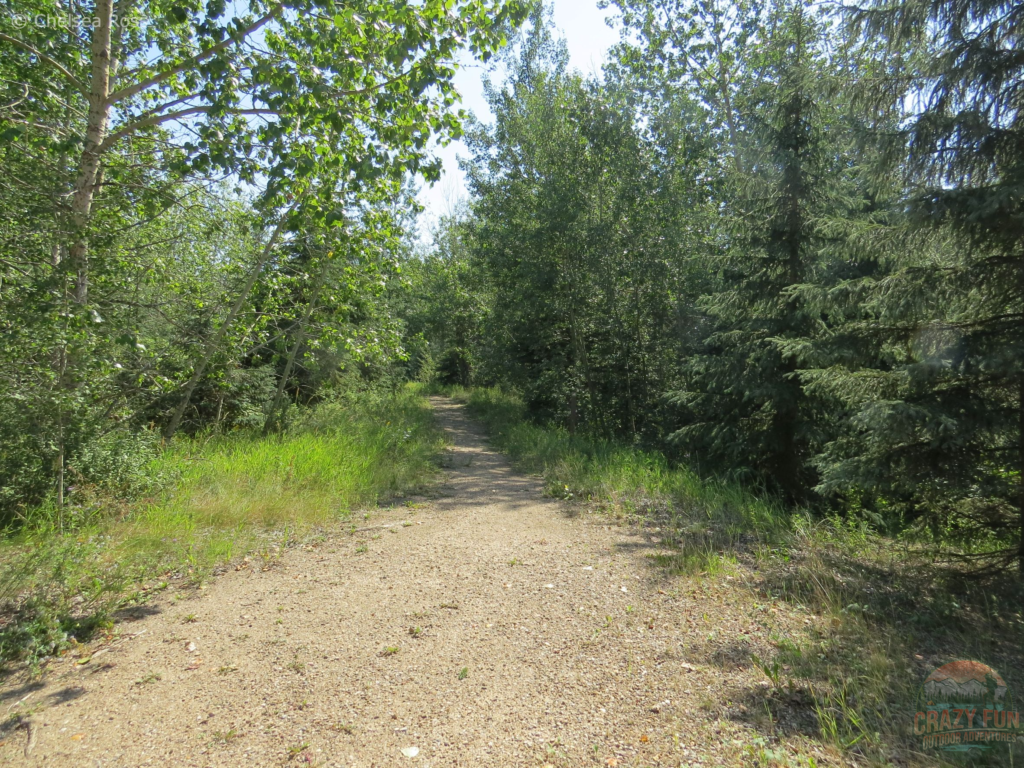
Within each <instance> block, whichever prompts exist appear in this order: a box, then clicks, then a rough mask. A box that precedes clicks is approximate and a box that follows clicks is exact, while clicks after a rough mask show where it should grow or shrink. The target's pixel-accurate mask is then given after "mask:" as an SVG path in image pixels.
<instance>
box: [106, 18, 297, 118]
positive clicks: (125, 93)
mask: <svg viewBox="0 0 1024 768" xmlns="http://www.w3.org/2000/svg"><path fill="white" fill-rule="evenodd" d="M282 10H284V4H283V3H278V4H277V5H275V6H274V7H273V8H272V9H271V11H270V13H268V14H266V15H265V16H263V17H262V18H260V19H257V20H256V21H254V22H253V23H252V24H250V25H249V26H248V27H246V28H245V29H243V30H242V31H241V32H236V33H235V34H233V35H231V36H230V37H228V38H226V39H225V40H222V41H221V42H219V43H217V44H216V45H214V46H212V47H210V48H207V49H206V50H205V51H200V52H199V53H197V54H196V55H195V56H192V57H190V58H188V59H185V60H184V61H183V62H181V63H180V64H177V65H175V66H173V67H171V68H170V69H165V70H164V71H163V72H159V73H157V74H155V75H153V76H152V77H150V78H148V79H146V80H143V81H142V82H139V83H135V85H129V86H128V87H127V88H122V89H120V90H119V91H114V92H113V93H112V94H110V95H109V96H108V97H107V104H117V103H118V102H119V101H124V100H125V99H128V98H131V97H132V96H134V95H135V94H137V93H141V92H142V91H144V90H146V89H147V88H152V87H153V86H154V85H160V83H162V82H164V81H165V80H167V79H169V78H171V77H174V76H175V75H176V74H178V73H179V72H184V71H185V70H186V69H191V68H192V67H194V66H195V65H196V64H199V63H200V62H203V61H206V60H207V59H208V58H210V57H211V56H216V55H217V54H218V53H220V52H221V51H223V50H226V49H227V48H229V47H230V46H232V45H234V44H235V43H239V42H241V41H242V40H245V38H247V37H248V36H249V35H251V34H252V33H253V32H255V31H256V30H258V29H259V28H260V27H262V26H264V25H265V24H266V23H267V22H269V21H271V20H272V19H274V18H275V17H276V16H278V15H279V14H280V13H281V11H282Z"/></svg>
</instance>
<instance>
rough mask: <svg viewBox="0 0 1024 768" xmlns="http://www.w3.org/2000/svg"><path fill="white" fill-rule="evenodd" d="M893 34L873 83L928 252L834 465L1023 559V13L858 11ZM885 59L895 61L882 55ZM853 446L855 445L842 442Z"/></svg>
mask: <svg viewBox="0 0 1024 768" xmlns="http://www.w3.org/2000/svg"><path fill="white" fill-rule="evenodd" d="M852 18H853V21H854V23H855V25H856V26H857V28H858V29H859V30H860V31H861V32H862V33H863V34H864V37H865V39H866V40H868V41H875V40H877V39H882V40H884V41H885V42H886V43H887V45H886V47H885V48H884V49H882V50H881V52H880V54H881V55H880V56H879V57H878V70H879V71H880V72H881V73H882V74H884V75H885V76H884V77H880V78H878V79H877V81H876V82H875V83H873V84H872V85H873V86H874V87H873V88H872V89H871V95H872V96H873V97H874V101H872V102H871V105H872V106H873V107H874V108H875V109H877V110H878V111H877V114H878V116H879V120H880V121H883V123H884V124H883V127H884V129H885V130H884V131H879V133H878V134H877V138H878V140H879V141H880V142H881V145H882V147H883V148H884V149H885V150H886V152H887V155H888V158H889V160H890V163H891V165H892V166H896V167H899V168H902V170H903V172H904V178H905V182H906V185H907V201H906V211H907V214H908V219H909V223H910V225H911V226H912V227H914V228H915V230H916V233H915V236H916V237H917V238H918V239H919V240H925V241H927V242H929V243H930V248H929V250H928V251H926V252H923V253H918V254H914V253H912V252H911V253H908V254H907V258H906V259H905V260H904V264H903V265H902V268H901V269H900V271H899V272H898V273H897V274H896V275H894V277H893V279H891V280H889V281H888V284H887V285H886V286H884V287H883V288H882V289H881V292H882V295H880V296H878V297H876V299H875V300H876V302H877V304H878V306H879V314H880V317H884V318H885V319H886V320H885V321H883V322H887V325H888V328H889V330H890V332H891V334H890V339H889V345H890V348H891V349H893V350H894V356H895V364H894V366H893V367H892V369H891V370H889V371H881V372H880V374H879V375H878V376H877V377H876V378H877V379H878V381H879V387H878V392H879V394H878V396H876V397H875V398H873V399H871V400H869V401H867V402H864V403H863V404H862V405H861V407H860V408H859V410H858V412H857V415H856V416H855V422H856V424H857V426H858V429H859V435H858V439H857V440H856V441H851V442H849V443H848V444H847V445H846V446H845V453H844V454H843V456H842V458H837V459H836V460H835V461H834V462H833V463H832V464H831V466H830V467H829V468H828V470H827V472H826V477H825V480H826V483H828V484H831V485H834V486H844V487H851V486H855V485H858V484H860V485H863V486H865V487H881V488H882V489H883V490H885V491H886V492H888V493H889V495H890V499H891V500H893V501H894V502H895V503H897V504H899V505H900V506H901V508H902V511H903V512H904V513H905V514H908V515H910V516H913V517H920V516H923V517H925V518H926V519H927V520H928V521H929V523H930V524H931V527H932V530H933V532H934V533H935V534H936V535H937V536H940V537H947V538H948V537H953V538H955V539H956V540H958V541H959V542H960V543H962V544H965V545H967V546H968V548H969V549H970V550H971V552H970V556H971V557H974V558H977V559H979V560H981V561H982V562H983V563H986V564H988V565H991V566H996V567H998V566H1002V565H1005V564H1008V563H1010V562H1012V561H1014V560H1016V561H1017V563H1018V567H1020V564H1024V537H1022V536H1021V530H1022V528H1024V121H1022V120H1024V119H1022V115H1021V88H1020V83H1021V82H1022V79H1024V55H1022V53H1024V50H1022V43H1021V35H1020V30H1021V24H1022V21H1024V7H1022V6H1021V5H1020V4H1019V3H1013V2H992V1H990V0H982V1H980V2H979V1H977V0H966V1H965V0H952V1H950V0H937V1H934V2H920V1H919V0H915V1H913V2H906V3H900V4H898V5H891V4H888V3H877V4H875V5H873V6H870V7H868V8H864V9H861V10H860V11H858V12H856V13H854V14H853V17H852ZM883 56H884V59H883V58H882V57H883ZM839 453H843V452H839Z"/></svg>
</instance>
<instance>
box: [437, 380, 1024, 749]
mask: <svg viewBox="0 0 1024 768" xmlns="http://www.w3.org/2000/svg"><path fill="white" fill-rule="evenodd" d="M446 394H449V395H450V396H453V397H455V398H456V399H459V400H462V401H464V402H466V403H467V404H468V407H469V408H470V410H471V412H472V413H473V414H474V415H475V416H476V417H477V418H478V419H480V420H481V421H483V422H484V424H485V425H486V427H487V430H488V432H489V435H490V438H491V441H492V443H494V444H495V446H496V447H498V448H499V449H501V450H502V451H504V452H506V453H507V454H508V455H509V456H510V457H511V458H512V460H513V461H514V463H515V464H516V465H517V466H518V467H520V468H521V469H523V470H526V471H529V472H533V473H537V474H540V475H542V476H543V477H544V480H545V484H546V488H547V492H548V493H549V494H551V495H554V496H557V497H561V498H564V499H567V500H572V501H586V502H587V504H588V506H590V507H592V508H595V507H599V508H603V509H604V511H605V512H606V513H608V514H611V515H617V516H621V517H628V518H632V519H633V520H635V521H637V522H639V523H641V524H642V525H645V526H648V525H656V526H658V527H659V528H660V530H659V534H660V536H659V538H661V539H662V540H663V543H667V544H674V545H675V554H672V555H659V556H656V557H654V558H653V560H654V564H655V565H656V566H662V567H667V568H669V569H670V570H672V571H674V572H677V573H680V572H681V573H687V574H691V575H696V576H698V577H700V576H704V575H708V574H711V575H713V574H716V573H717V572H719V571H720V570H721V569H722V568H723V567H731V566H732V565H733V564H734V563H736V564H738V563H742V564H743V565H745V566H746V567H747V575H746V577H745V578H744V579H741V580H736V581H734V582H732V583H733V584H734V585H735V588H736V589H746V590H749V597H750V605H751V610H754V609H755V607H756V606H757V605H759V604H763V603H764V602H765V601H766V600H783V601H786V602H788V603H790V604H793V605H796V606H799V607H800V608H801V609H802V610H803V611H804V612H805V615H807V616H808V617H809V618H808V621H809V624H808V625H807V626H806V628H804V629H801V630H800V631H798V632H795V633H789V634H785V635H780V636H778V637H777V638H776V639H775V643H774V644H775V648H776V652H775V654H774V656H772V657H771V658H765V659H761V658H758V657H756V656H751V659H750V663H751V668H752V670H760V672H754V673H753V674H752V678H751V681H750V692H751V693H750V695H751V696H752V697H754V699H755V700H758V705H757V706H758V707H761V708H762V709H764V710H765V711H768V712H770V713H771V718H769V719H770V720H771V721H772V722H777V721H778V719H779V717H778V716H779V714H780V713H785V712H786V711H787V710H790V711H789V715H790V716H791V715H793V714H794V712H793V711H792V710H794V709H796V710H799V709H800V707H802V706H808V707H809V708H810V710H811V711H812V712H813V720H814V722H815V723H816V733H815V734H814V736H815V737H816V740H817V741H818V742H819V743H821V744H824V745H826V746H827V747H829V748H830V749H832V750H834V754H835V757H836V759H837V760H838V761H841V762H843V763H847V762H849V763H853V764H866V765H875V766H905V765H921V766H924V765H928V766H934V765H952V764H954V763H953V762H950V761H951V760H955V761H956V763H955V764H964V759H962V758H963V756H960V757H959V758H958V757H957V756H956V755H949V754H941V753H940V754H936V753H935V752H931V753H928V754H923V753H921V751H920V744H919V741H917V740H915V738H914V737H913V735H912V729H911V723H912V720H911V718H912V713H913V711H914V707H915V705H916V696H917V693H918V691H919V690H920V686H921V684H922V682H923V680H924V678H925V676H926V675H927V674H928V673H929V672H930V671H931V670H932V669H934V668H936V667H938V666H940V665H941V664H943V663H945V662H947V661H950V660H952V659H956V658H973V659H978V660H981V661H983V662H985V663H988V664H990V665H992V666H994V667H996V668H997V669H998V671H999V672H1000V673H1002V675H1003V676H1004V678H1005V679H1006V680H1007V682H1008V684H1009V685H1010V686H1011V688H1013V689H1014V690H1017V691H1020V690H1024V652H1022V650H1021V649H1022V648H1024V611H1022V601H1021V600H1020V590H1019V583H1018V582H1016V581H1015V580H1013V579H998V578H997V579H994V580H993V579H979V578H977V577H976V576H974V575H972V574H970V573H967V572H963V571H959V570H956V569H952V568H949V567H946V566H943V565H941V564H937V563H935V562H932V561H931V560H930V559H929V558H928V550H926V549H925V548H917V547H915V546H914V545H913V542H910V541H899V540H895V539H892V538H887V537H885V536H882V535H879V534H878V533H877V532H875V531H873V530H872V529H871V528H870V526H868V525H867V524H866V523H865V522H864V521H861V520H857V519H849V518H847V519H843V518H839V517H836V516H828V515H824V516H823V515H817V516H812V515H809V514H806V513H803V512H800V511H793V510H785V509H783V508H782V507H781V506H780V505H778V504H777V503H775V502H774V501H772V500H771V499H768V498H764V497H762V496H759V495H758V494H756V493H754V492H752V491H750V490H748V489H744V488H741V487H739V486H737V485H734V484H731V483H726V482H720V481H716V480H714V479H707V478H701V477H699V476H698V475H696V474H695V473H694V472H692V471H690V470H689V469H688V468H686V467H685V466H671V465H670V464H669V463H668V462H667V461H666V460H665V458H664V456H662V455H661V454H659V453H657V452H651V451H641V450H637V449H635V448H633V447H630V446H626V445H622V444H617V443H615V442H613V441H606V440H600V439H594V438H592V437H588V436H586V435H581V434H576V435H570V434H569V433H568V432H567V431H565V430H564V429H561V428H559V427H555V426H550V425H543V424H536V423H533V422H530V421H529V420H528V419H527V418H526V414H525V412H524V408H523V405H522V403H521V402H520V401H519V400H518V399H517V398H516V397H515V396H514V395H512V394H509V393H507V392H503V391H500V390H497V389H474V390H458V389H455V390H451V389H450V390H448V391H447V392H446ZM762 676H763V677H766V678H768V679H769V680H770V681H771V683H772V687H771V688H770V689H769V691H768V693H767V694H765V693H764V692H763V689H762V688H760V687H758V686H757V684H758V683H759V682H760V681H761V680H760V679H759V678H761V677H762ZM794 691H795V692H797V693H798V694H799V696H796V697H795V698H796V699H799V700H805V701H807V702H808V704H807V705H804V704H793V703H792V702H793V701H794ZM774 728H775V726H774V725H768V726H766V729H767V730H769V731H772V730H773V729H774ZM767 735H768V736H770V737H771V738H781V739H783V740H784V739H785V734H784V733H781V732H772V733H769V734H767ZM780 754H781V753H780ZM1006 756H1007V754H1006V752H1005V750H1004V751H1002V752H999V751H998V750H994V751H992V752H990V753H985V754H982V755H980V756H979V755H975V756H971V757H969V758H968V759H967V760H966V762H967V763H968V764H971V765H998V764H1002V762H1001V761H1002V760H1003V759H1004V758H1005V757H1006ZM780 760H781V762H779V763H778V764H780V765H789V764H793V765H804V764H812V763H810V762H800V761H796V762H793V763H789V762H786V760H788V758H786V759H785V760H783V759H782V758H780ZM768 764H774V763H771V762H770V761H768Z"/></svg>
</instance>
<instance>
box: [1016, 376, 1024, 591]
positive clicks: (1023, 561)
mask: <svg viewBox="0 0 1024 768" xmlns="http://www.w3.org/2000/svg"><path fill="white" fill-rule="evenodd" d="M1017 457H1018V467H1017V471H1018V473H1019V474H1018V476H1017V515H1018V518H1019V523H1020V525H1019V527H1018V535H1019V536H1020V541H1019V542H1018V544H1017V577H1018V578H1019V579H1020V580H1021V581H1024V375H1021V376H1020V382H1019V383H1018V385H1017Z"/></svg>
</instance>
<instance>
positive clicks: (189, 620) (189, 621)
mask: <svg viewBox="0 0 1024 768" xmlns="http://www.w3.org/2000/svg"><path fill="white" fill-rule="evenodd" d="M197 621H199V617H198V616H196V615H195V614H194V613H190V614H189V615H188V616H186V617H185V618H183V619H182V620H181V623H182V624H195V623H196V622H197Z"/></svg>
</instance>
